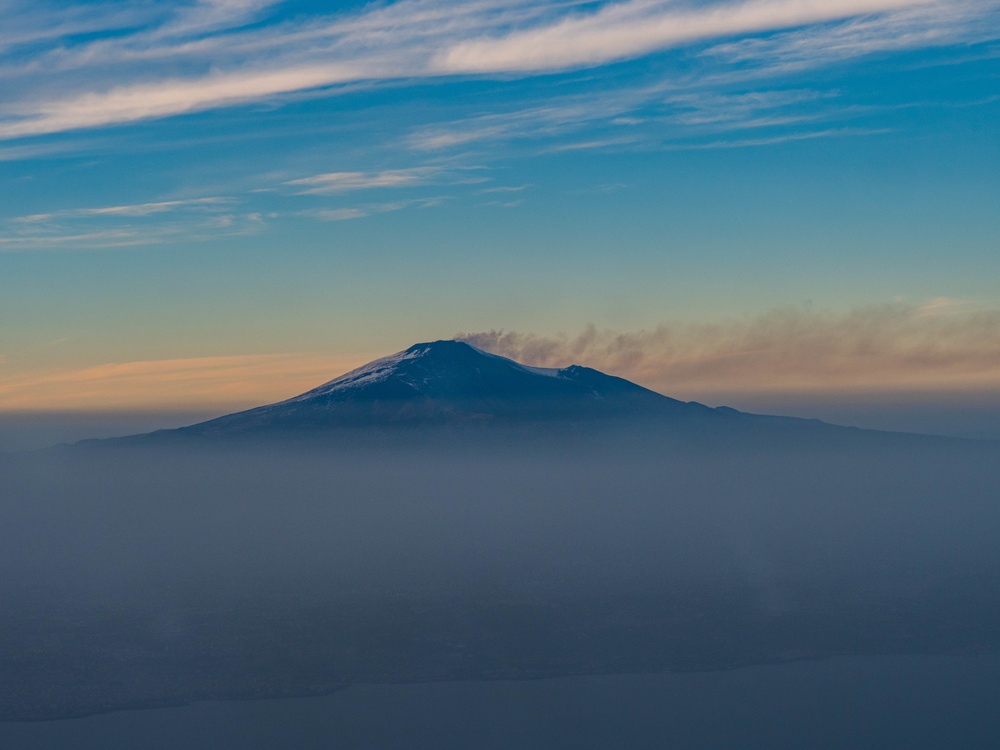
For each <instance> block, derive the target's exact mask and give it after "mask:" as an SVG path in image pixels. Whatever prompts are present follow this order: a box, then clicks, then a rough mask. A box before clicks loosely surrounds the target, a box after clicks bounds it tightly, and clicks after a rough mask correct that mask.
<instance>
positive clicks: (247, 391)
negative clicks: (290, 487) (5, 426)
mask: <svg viewBox="0 0 1000 750" xmlns="http://www.w3.org/2000/svg"><path fill="white" fill-rule="evenodd" d="M362 361H364V358H363V357H356V356H355V357H352V356H339V357H338V356H336V355H323V354H308V353H304V354H303V353H299V354H249V355H236V356H222V357H191V358H186V359H161V360H146V361H138V362H114V363H108V364H102V365H96V366H93V367H86V368H80V369H72V370H62V371H48V372H28V373H19V374H17V375H16V376H9V377H6V378H4V377H3V374H2V372H0V410H71V411H77V410H101V409H178V408H193V407H199V408H216V407H221V408H233V409H236V408H243V407H248V406H256V405H258V404H260V403H264V402H270V401H277V400H280V399H284V398H288V397H290V396H294V395H296V394H297V393H300V392H301V391H305V390H308V389H309V388H312V387H314V386H316V385H318V384H319V383H322V382H325V381H326V380H329V379H330V378H331V377H333V376H334V375H336V374H339V373H341V372H345V371H347V370H350V369H352V368H354V367H356V366H357V365H359V364H361V362H362ZM0 364H2V361H0Z"/></svg>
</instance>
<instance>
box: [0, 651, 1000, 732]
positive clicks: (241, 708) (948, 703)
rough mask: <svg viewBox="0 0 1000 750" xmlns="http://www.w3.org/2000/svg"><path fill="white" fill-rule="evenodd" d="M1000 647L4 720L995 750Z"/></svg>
mask: <svg viewBox="0 0 1000 750" xmlns="http://www.w3.org/2000/svg"><path fill="white" fill-rule="evenodd" d="M998 706H1000V655H997V654H992V655H986V656H975V657H962V656H891V657H843V658H837V659H831V660H827V661H820V662H802V663H797V664H788V665H782V666H760V667H750V668H745V669H739V670H734V671H731V672H715V673H706V674H681V675H677V674H674V675H613V676H600V677H568V678H560V679H551V680H539V681H531V682H450V683H436V684H419V685H359V686H355V687H352V688H350V689H348V690H345V691H342V692H340V693H336V694H334V695H330V696H325V697H322V698H296V699H289V700H266V701H244V702H230V701H220V702H206V703H199V704H195V705H190V706H180V707H176V708H163V709H156V710H148V711H121V712H117V713H111V714H104V715H101V716H91V717H88V718H84V719H75V720H69V721H54V722H40V723H6V724H2V723H0V747H3V748H12V749H13V748H16V749H17V750H34V749H35V748H74V749H81V750H82V749H84V748H184V749H185V750H199V749H201V748H206V749H208V748H212V750H218V749H219V748H240V749H246V750H257V749H258V748H298V749H301V750H307V749H309V748H332V747H335V748H338V749H339V748H407V749H412V748H434V749H435V750H447V749H448V748H463V749H464V748H517V749H518V750H521V749H523V748H564V747H565V748H574V749H577V748H663V747H673V748H687V747H691V748H702V747H704V748H775V747H786V748H851V749H852V750H853V749H857V748H880V749H885V748H906V749H907V750H915V749H918V748H949V749H950V748H980V747H982V748H993V747H997V746H998V745H997V744H996V742H997V737H1000V710H998Z"/></svg>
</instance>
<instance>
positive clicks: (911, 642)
mask: <svg viewBox="0 0 1000 750" xmlns="http://www.w3.org/2000/svg"><path fill="white" fill-rule="evenodd" d="M866 437H867V439H865V438H866ZM750 438H751V436H749V435H742V436H740V437H739V439H737V440H735V441H734V440H733V439H732V437H731V436H729V435H721V436H720V435H715V434H712V435H704V434H703V435H701V436H697V435H696V436H693V437H692V436H691V434H689V433H684V434H680V435H678V434H672V433H664V432H663V431H662V430H651V429H648V428H640V427H635V426H633V428H631V429H627V430H626V429H621V428H618V429H606V426H605V427H604V428H602V429H601V430H588V429H587V428H585V427H581V425H579V424H577V425H550V426H548V427H541V428H539V427H537V426H534V427H531V428H525V429H518V428H507V429H482V428H480V427H462V428H457V429H456V428H449V427H440V428H435V429H420V430H407V429H403V430H397V431H381V432H380V431H374V432H368V433H362V434H358V433H355V432H348V433H330V434H324V435H322V436H320V435H315V434H313V435H308V436H305V437H302V436H291V435H286V436H284V437H280V436H275V435H268V436H258V437H245V438H244V439H243V440H241V441H239V442H237V443H233V442H227V441H224V442H222V443H219V442H218V441H215V442H213V441H210V440H209V441H201V442H195V443H189V442H184V441H182V442H180V443H176V444H175V443H172V442H170V441H167V442H165V443H164V442H163V441H159V442H157V441H154V442H152V443H149V442H142V441H140V442H131V443H130V442H127V441H126V442H124V443H116V442H114V441H109V442H108V443H105V442H98V443H93V444H89V445H88V444H83V445H78V446H73V447H65V448H59V449H53V450H50V451H42V452H37V453H30V454H29V453H24V454H8V455H5V456H3V457H0V472H2V476H3V485H4V502H3V503H2V505H0V566H2V567H0V581H2V584H0V585H2V587H3V591H2V597H3V601H4V602H5V604H4V608H3V615H2V617H3V627H2V628H0V639H2V640H0V674H2V679H0V686H2V687H0V718H2V719H3V720H8V721H9V720H28V719H54V718H66V717H72V716H80V715H86V714H91V713H96V712H103V711H108V710H114V709H122V708H136V707H151V706H161V705H170V704H178V703H184V702H189V701H193V700H202V699H209V698H261V697H277V696H303V695H316V694H324V693H328V692H331V691H335V690H337V689H339V688H343V687H345V686H348V685H351V684H357V683H395V682H416V681H438V680H483V679H486V680H492V679H525V678H538V677H556V676H566V675H585V674H613V673H652V672H666V671H698V670H718V669H729V668H733V667H738V666H743V665H750V664H760V663H771V662H787V661H794V660H802V659H815V658H820V657H825V656H832V655H843V654H939V653H983V652H988V651H994V650H996V649H997V648H998V647H1000V628H998V627H997V624H998V623H1000V594H998V592H1000V551H998V549H997V546H996V544H995V540H996V538H997V532H998V531H1000V507H998V502H997V500H998V498H997V488H998V487H1000V460H998V458H1000V450H998V446H996V445H995V444H991V443H986V442H982V443H977V442H972V441H957V440H956V441H947V440H938V439H933V438H928V439H901V438H899V437H898V436H892V435H879V434H878V433H865V434H864V435H861V437H860V438H858V439H857V440H856V441H855V440H847V441H845V440H844V439H843V437H842V436H837V437H832V438H831V437H830V436H827V435H814V434H812V433H807V434H804V435H798V437H796V438H795V439H789V438H788V436H787V435H785V436H782V435H777V436H776V435H774V434H769V433H763V434H762V435H757V438H756V439H755V440H751V439H750Z"/></svg>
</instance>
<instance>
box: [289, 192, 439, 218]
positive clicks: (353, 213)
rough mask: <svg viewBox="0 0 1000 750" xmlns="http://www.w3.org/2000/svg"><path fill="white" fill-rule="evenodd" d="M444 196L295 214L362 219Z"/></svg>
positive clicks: (428, 204) (426, 204)
mask: <svg viewBox="0 0 1000 750" xmlns="http://www.w3.org/2000/svg"><path fill="white" fill-rule="evenodd" d="M445 200H446V198H444V197H441V196H436V197H431V198H412V199H410V200H403V201H390V202H386V203H367V204H364V205H361V206H342V207H338V208H317V209H312V210H307V211H300V212H298V214H296V215H297V216H305V217H308V218H311V219H317V220H319V221H350V220H352V219H364V218H366V217H368V216H375V215H377V214H385V213H391V212H393V211H402V210H403V209H406V208H430V207H431V206H437V205H439V204H441V203H443V202H444V201H445Z"/></svg>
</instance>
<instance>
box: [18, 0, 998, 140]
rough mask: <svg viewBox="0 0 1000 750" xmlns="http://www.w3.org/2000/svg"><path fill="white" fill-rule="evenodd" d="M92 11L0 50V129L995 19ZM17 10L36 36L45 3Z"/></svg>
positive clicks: (931, 30)
mask: <svg viewBox="0 0 1000 750" xmlns="http://www.w3.org/2000/svg"><path fill="white" fill-rule="evenodd" d="M97 7H98V10H91V11H89V16H88V18H87V20H86V23H87V24H89V25H90V26H93V25H94V24H95V23H98V21H99V20H100V18H101V17H102V16H101V10H100V9H103V12H105V14H106V24H105V27H106V28H104V30H103V31H104V33H103V34H100V33H94V34H91V35H90V37H85V38H83V39H78V38H75V37H74V36H73V35H72V34H71V33H70V32H69V31H67V32H66V33H65V34H64V35H62V36H58V37H45V38H39V40H38V42H37V43H36V44H35V45H34V46H33V47H31V51H30V53H24V52H20V51H15V52H11V53H10V54H7V55H4V54H3V53H2V51H0V76H3V77H4V79H5V81H6V82H7V83H6V89H7V90H8V92H9V93H8V96H7V97H6V99H5V102H4V103H3V105H2V106H0V138H7V139H10V138H17V137H24V136H31V135H39V134H45V133H58V132H64V131H68V130H74V129H79V128H92V127H100V126H109V125H116V124H123V123H130V122H137V121H141V120H147V119H153V118H163V117H170V116H174V115H179V114H185V113H190V112H197V111H202V110H206V109H213V108H219V107H228V106H233V105H237V104H242V103H246V102H254V101H264V100H274V99H275V98H277V99H279V100H280V98H281V97H284V96H287V95H290V94H294V93H300V92H310V91H311V92H313V93H314V94H315V95H328V94H329V93H332V92H335V91H336V87H337V86H340V85H343V84H347V83H357V82H365V81H367V82H377V81H385V80H390V79H391V80H397V81H399V80H414V79H427V78H442V77H453V76H466V75H479V76H484V75H485V76H502V75H507V74H510V73H516V74H519V75H529V74H535V73H546V72H553V71H561V70H567V69H574V68H586V67H594V66H600V65H604V64H607V63H610V62H614V61H617V60H622V59H630V58H635V57H639V56H642V55H646V54H650V53H653V52H657V51H660V50H664V49H669V48H677V47H684V46H691V45H704V44H709V43H711V42H713V41H717V42H720V44H718V45H717V46H716V47H715V48H714V51H713V53H712V54H713V55H714V57H715V58H716V59H719V60H721V59H724V58H725V59H728V60H730V61H736V62H738V63H739V64H740V65H743V66H745V65H747V64H748V62H749V63H750V64H753V63H755V61H765V62H767V64H774V63H775V61H776V60H781V59H784V60H785V62H786V63H788V62H790V61H791V62H794V61H795V60H800V61H801V60H805V59H806V58H807V57H808V54H812V55H814V56H816V55H818V56H819V57H821V58H823V59H829V60H834V59H842V58H844V57H849V56H860V55H865V54H871V53H872V52H873V51H880V50H886V49H903V48H907V47H919V46H925V45H928V44H936V43H940V40H943V39H948V40H950V41H951V42H960V41H962V40H966V39H983V38H995V36H996V34H997V30H998V26H1000V21H998V19H997V18H996V15H997V14H996V11H997V8H998V7H1000V3H998V2H997V0H722V1H718V2H708V3H677V2H670V1H669V0H624V1H622V2H601V3H596V4H595V3H582V2H572V1H570V0H550V2H528V0H509V1H507V2H501V1H500V0H475V1H473V2H456V1H455V0H402V1H401V2H396V3H391V4H388V5H376V6H369V7H366V8H363V9H361V10H360V11H353V12H349V13H340V14H335V15H326V16H324V15H313V16H305V17H288V16H282V15H281V14H280V12H279V11H280V6H279V5H278V4H276V3H272V2H269V1H268V0H246V1H242V0H211V1H208V0H206V1H205V2H199V3H194V4H188V5H184V6H178V7H175V8H172V9H170V8H169V7H168V6H157V5H146V4H135V5H127V6H126V8H127V9H129V10H130V13H129V14H128V17H129V18H131V20H132V22H133V23H137V24H138V25H137V26H133V27H123V26H122V24H123V23H124V18H125V17H123V16H122V14H121V12H120V11H121V7H120V6H119V5H118V4H116V5H115V6H112V5H109V6H97ZM0 12H2V11H0ZM81 12H82V11H81ZM10 15H11V11H10V10H8V12H7V14H6V15H5V16H4V17H3V18H4V19H6V17H8V16H10ZM29 15H30V16H31V17H32V18H33V19H34V20H33V21H31V22H30V23H33V24H34V25H33V26H32V28H39V29H41V28H44V27H45V25H46V24H45V21H46V20H48V21H51V20H52V18H54V17H55V9H54V8H48V7H47V6H41V10H34V11H32V12H31V13H29ZM19 23H21V24H22V25H23V24H25V23H28V22H25V21H19ZM98 25H100V24H99V23H98ZM88 27H89V26H88ZM785 30H788V31H787V32H786V34H785V35H784V36H780V35H779V36H778V37H776V38H772V36H773V32H782V31H785ZM761 34H763V35H764V36H763V37H760V36H758V35H761ZM94 37H96V38H94ZM741 37H749V38H747V39H741ZM47 39H48V40H50V44H49V46H48V47H46V40H47ZM739 45H743V46H739ZM807 53H808V54H807ZM761 64H763V63H761ZM331 87H332V88H331ZM486 136H488V130H487V131H485V133H484V132H481V133H480V136H479V137H486ZM442 137H444V136H442ZM455 142H456V141H454V140H452V141H451V143H453V144H454V143H455ZM426 143H427V144H428V147H441V146H442V145H444V143H445V142H444V141H442V140H438V141H437V145H436V146H435V145H434V142H433V141H427V142H426Z"/></svg>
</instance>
